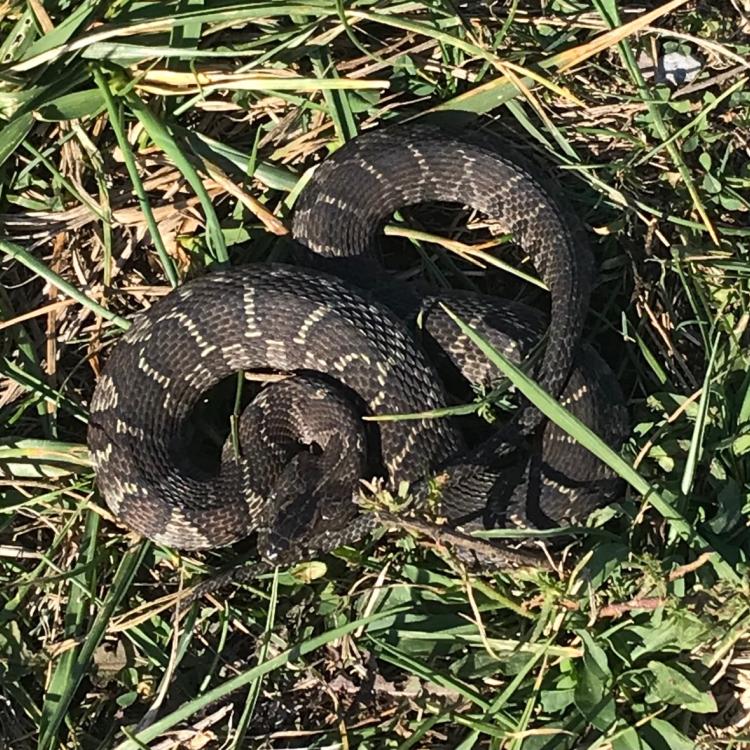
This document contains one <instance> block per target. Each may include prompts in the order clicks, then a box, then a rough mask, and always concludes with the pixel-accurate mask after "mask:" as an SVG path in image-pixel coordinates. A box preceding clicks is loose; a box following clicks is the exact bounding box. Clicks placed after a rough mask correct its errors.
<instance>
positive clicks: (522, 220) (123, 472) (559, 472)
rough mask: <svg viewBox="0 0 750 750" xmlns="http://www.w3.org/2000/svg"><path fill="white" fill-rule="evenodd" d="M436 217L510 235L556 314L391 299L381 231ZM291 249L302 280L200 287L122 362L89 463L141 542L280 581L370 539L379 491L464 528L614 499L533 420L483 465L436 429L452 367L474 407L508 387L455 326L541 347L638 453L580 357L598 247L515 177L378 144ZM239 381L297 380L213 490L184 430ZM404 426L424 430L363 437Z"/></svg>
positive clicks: (247, 432) (539, 522)
mask: <svg viewBox="0 0 750 750" xmlns="http://www.w3.org/2000/svg"><path fill="white" fill-rule="evenodd" d="M426 202H450V203H454V204H459V205H462V206H467V207H470V208H472V209H474V210H476V211H478V212H480V213H481V214H482V215H484V216H485V217H487V218H488V219H490V220H491V221H492V222H493V223H494V224H496V225H498V226H500V227H502V228H503V229H504V230H506V231H509V232H512V234H513V237H514V241H515V243H516V244H517V245H518V246H519V247H520V248H521V249H522V251H523V252H524V253H525V254H527V255H528V257H529V258H530V259H531V262H532V263H533V266H534V268H535V270H536V271H537V273H538V275H539V277H540V279H541V280H542V281H543V282H544V283H545V284H546V286H547V288H548V290H549V315H548V316H545V315H544V314H543V313H540V312H538V311H536V310H535V309H533V308H530V307H528V306H525V305H523V304H521V303H519V302H513V301H508V300H501V299H499V298H497V297H494V296H484V295H481V294H475V293H460V292H451V293H436V294H421V295H420V294H419V293H417V292H415V291H413V290H406V289H405V288H402V286H400V285H399V284H398V283H396V282H395V281H394V282H393V283H389V282H388V277H386V276H385V272H384V270H383V268H382V266H381V264H380V261H379V253H378V249H379V242H380V239H379V235H380V234H381V233H382V227H383V225H384V223H385V222H386V221H387V220H388V219H389V218H390V217H391V216H392V215H393V213H394V212H395V211H398V210H400V209H402V208H405V207H408V206H412V205H416V204H420V203H426ZM292 235H293V238H294V240H295V241H296V243H297V244H298V246H299V248H300V255H301V258H302V261H303V262H304V264H305V265H304V266H301V265H285V264H275V263H263V264H250V265H246V266H240V267H235V268H232V269H229V270H220V271H216V272H214V273H208V274H206V275H204V276H202V277H200V278H196V279H194V280H192V281H189V282H187V283H185V284H184V285H182V286H181V287H179V288H177V289H176V290H174V291H172V292H171V293H169V294H168V295H166V296H165V297H164V298H162V299H160V300H159V301H157V302H156V303H155V304H153V305H152V307H151V308H150V309H148V310H147V311H145V312H143V313H140V314H139V315H138V316H137V317H136V318H135V320H134V324H133V326H132V327H131V328H130V329H129V330H128V331H127V332H126V333H125V334H124V335H123V336H122V337H121V338H120V340H119V341H118V342H117V343H116V344H115V346H114V347H113V350H112V352H111V354H110V355H109V358H108V360H107V362H106V364H105V367H104V369H103V372H102V374H101V376H100V378H99V380H98V383H97V385H96V388H95V391H94V394H93V397H92V400H91V420H90V425H89V432H88V443H89V448H90V451H91V455H92V460H93V465H94V468H95V472H96V478H97V483H98V486H99V489H100V491H101V493H102V494H103V496H104V498H105V500H106V502H107V504H108V505H109V507H110V508H111V510H112V511H113V512H114V513H115V514H116V515H117V516H118V517H119V518H120V519H121V520H122V521H123V522H124V523H125V524H126V525H127V526H129V527H131V528H132V529H134V530H136V531H138V532H140V533H141V534H143V535H145V536H147V537H149V538H151V539H153V540H156V541H158V542H161V543H164V544H168V545H173V546H175V547H179V548H185V549H199V548H209V547H218V546H222V545H227V544H231V543H233V542H235V541H237V540H239V539H241V538H243V537H245V536H247V535H248V534H250V533H251V532H253V531H256V532H258V546H259V550H260V552H261V554H262V555H263V556H264V557H265V558H266V559H268V560H276V561H281V560H284V559H291V558H301V557H302V556H303V555H304V554H307V553H309V552H316V551H325V550H326V549H330V548H332V547H334V546H337V545H339V544H341V543H346V542H351V541H354V540H355V539H356V538H357V537H358V536H359V535H361V534H362V533H363V531H364V530H365V529H366V528H367V527H368V526H371V525H372V524H373V521H372V517H371V515H372V514H369V513H367V512H364V511H362V510H361V509H360V508H359V506H358V505H357V504H356V503H355V502H354V498H355V497H356V496H357V494H358V492H359V491H360V489H361V485H362V483H361V480H369V479H372V478H374V477H377V478H379V479H380V482H381V483H382V485H383V486H385V487H387V488H389V489H390V490H392V491H396V490H397V489H398V488H399V486H401V485H402V483H408V485H409V486H410V487H411V489H412V492H413V494H414V496H415V497H416V498H418V499H419V498H423V499H424V498H425V497H427V496H428V495H429V496H430V498H431V502H434V503H436V505H435V506H434V508H433V510H434V512H436V513H438V514H439V515H441V516H444V517H447V518H448V520H449V521H450V522H452V523H453V524H460V525H461V526H462V527H463V528H476V527H487V526H501V525H512V524H521V525H534V526H541V527H543V526H550V525H558V524H560V523H569V522H571V521H575V520H580V519H582V518H584V517H585V516H586V515H587V514H588V513H589V512H590V511H591V510H592V509H593V508H594V507H596V506H597V505H599V504H601V503H602V502H605V501H607V500H609V499H611V497H612V494H613V492H614V491H615V489H614V488H615V487H616V482H615V479H614V477H613V476H612V475H611V474H610V473H609V471H608V469H607V468H606V467H605V466H604V465H603V464H601V463H600V462H598V461H597V460H596V459H595V458H594V457H593V456H592V455H591V454H589V453H588V452H587V451H586V450H584V449H583V448H581V447H580V446H579V445H578V444H577V443H575V441H573V440H572V439H571V438H569V437H568V436H567V435H566V433H564V432H563V431H562V430H560V429H559V428H558V427H556V426H555V425H554V424H552V423H548V422H544V421H543V420H542V417H541V415H540V414H539V413H538V412H537V411H536V410H535V409H533V407H531V405H529V404H526V405H523V404H522V405H521V407H520V408H519V410H518V411H517V413H516V416H515V417H514V418H512V419H511V420H510V423H509V424H508V425H507V426H506V427H504V428H500V429H497V430H494V431H493V432H491V433H490V434H489V435H488V436H485V437H483V439H482V440H481V441H480V442H479V444H476V445H473V446H472V447H467V445H466V443H465V441H464V438H463V436H462V433H461V431H460V429H459V427H458V425H457V424H456V422H455V420H452V419H449V418H432V417H431V415H430V414H429V413H430V412H433V411H434V410H436V409H441V408H443V407H445V406H446V405H447V404H448V396H447V393H446V388H445V386H444V384H443V375H442V373H443V370H441V371H440V372H438V370H437V367H438V364H437V361H442V362H443V366H445V365H446V364H447V366H448V367H449V368H452V371H453V372H457V373H459V375H460V376H461V377H463V378H465V379H466V380H467V381H468V382H469V383H471V384H472V385H473V386H475V387H491V386H492V385H493V384H494V383H496V382H497V381H498V377H499V373H498V372H496V371H495V370H494V368H493V367H492V366H490V365H489V363H488V362H487V361H486V359H485V358H484V357H483V356H482V355H481V354H480V353H479V351H478V350H477V349H476V348H475V346H474V345H473V344H472V343H471V342H470V340H469V339H468V338H467V336H466V335H464V334H462V333H461V331H460V330H459V328H458V327H457V326H456V324H455V322H454V321H453V320H452V319H451V318H450V316H449V315H448V313H447V312H446V310H445V307H444V306H447V307H448V308H449V309H450V310H452V311H453V312H454V313H455V314H456V315H458V316H459V317H460V318H461V319H463V320H464V321H465V322H467V323H468V324H470V325H471V326H472V327H473V328H474V329H475V330H476V331H477V332H479V333H480V334H481V335H482V336H484V337H485V338H486V339H487V340H488V341H490V343H492V344H493V345H494V346H495V347H496V348H497V349H499V350H501V351H503V352H504V353H505V354H506V355H507V356H509V357H510V358H511V359H512V360H514V361H516V362H521V361H522V360H524V359H525V358H527V357H529V355H531V354H532V353H533V352H535V351H537V352H538V351H539V348H540V347H541V352H542V353H541V355H540V356H539V357H538V358H537V364H536V369H535V370H534V375H535V377H536V379H537V382H539V383H540V384H541V385H542V386H543V387H544V388H545V389H547V390H548V391H549V392H550V393H552V394H553V395H555V396H556V397H559V398H560V400H561V402H562V403H563V404H564V405H565V406H566V407H567V408H568V409H569V410H570V411H571V412H572V413H574V414H575V415H576V416H578V417H579V418H580V419H582V420H583V421H584V422H585V423H586V424H587V425H588V426H589V427H591V428H592V429H593V430H594V431H596V432H598V433H599V434H600V435H602V436H603V437H604V438H605V439H606V440H607V442H608V443H609V444H610V445H613V446H618V445H619V444H620V443H621V441H622V438H623V436H624V433H625V430H626V421H625V412H624V408H623V407H622V405H621V400H622V397H621V395H620V394H619V391H618V388H617V385H616V383H615V378H614V375H613V374H612V372H611V371H610V370H609V368H608V367H607V366H606V365H605V364H604V363H603V362H602V360H601V359H600V358H599V357H598V356H597V355H596V354H595V353H594V352H593V350H591V349H590V348H588V347H586V346H583V345H582V344H581V334H582V326H583V320H584V317H585V315H586V312H587V310H588V304H589V290H590V286H591V277H592V268H593V263H592V258H591V254H590V251H589V249H588V246H587V244H586V239H585V237H584V236H583V234H582V233H581V231H580V229H578V228H577V224H576V223H575V222H571V221H570V219H569V217H568V216H567V215H566V214H565V213H564V212H563V211H562V210H561V209H560V208H559V207H558V205H557V202H556V201H554V200H552V199H551V198H550V196H549V194H548V192H546V191H545V189H544V188H543V187H542V184H541V183H540V182H539V181H538V180H537V179H536V177H535V176H534V175H532V173H531V172H530V171H528V170H527V169H526V168H525V167H523V166H520V165H519V164H518V163H517V160H515V159H509V158H506V157H505V156H503V155H500V154H499V153H496V151H495V149H493V148H489V147H487V146H485V145H482V144H480V143H475V142H472V141H471V140H469V139H466V138H464V137H461V138H458V137H456V136H453V135H450V134H448V133H446V132H444V131H442V130H439V129H437V128H434V127H432V126H421V125H411V126H400V127H395V128H385V129H381V130H376V131H371V132H368V133H365V134H363V135H360V136H358V137H357V138H354V139H353V140H351V141H350V142H349V143H347V144H346V145H344V146H343V147H341V148H340V149H338V150H337V151H336V152H335V153H334V154H333V155H331V156H330V157H328V158H327V159H325V160H324V161H323V162H322V163H321V164H320V165H319V166H318V168H317V169H316V171H315V172H314V174H313V177H312V178H311V179H310V181H309V182H308V184H307V185H306V186H305V187H304V189H303V190H302V192H301V194H300V195H299V198H298V200H297V203H296V206H295V211H294V216H293V222H292ZM383 289H385V290H386V293H384V294H381V292H379V291H378V290H381V291H382V290H383ZM547 321H548V322H547ZM545 331H546V334H545ZM540 342H541V343H540ZM238 371H244V372H246V373H247V372H260V373H274V374H277V375H279V374H280V375H285V376H289V377H286V378H284V379H276V381H275V382H270V383H268V384H267V385H265V386H264V387H262V388H261V389H260V391H259V393H258V394H257V396H256V397H255V398H254V399H253V401H252V402H251V403H250V404H249V405H248V407H247V409H246V410H245V411H244V413H243V414H242V417H241V418H240V420H239V427H238V430H237V435H236V438H237V439H236V440H235V441H232V440H230V439H228V440H227V443H226V444H225V446H224V449H223V452H222V460H221V466H220V469H219V470H218V473H217V474H212V473H208V472H206V471H204V470H200V469H198V468H197V467H196V466H195V465H194V462H193V461H191V458H190V455H189V452H188V451H187V450H186V449H185V436H184V433H185V424H186V420H188V418H189V416H190V414H191V411H192V409H193V408H194V406H195V404H196V402H197V401H198V400H199V399H200V398H201V396H202V394H204V393H205V392H206V391H207V390H208V389H209V388H210V387H211V386H213V385H214V384H216V383H217V382H219V381H220V380H222V379H223V378H226V377H228V376H230V375H232V374H233V373H237V372H238ZM399 414H400V415H403V414H410V415H417V416H415V417H414V418H411V419H402V420H379V421H368V420H364V419H363V417H365V416H368V415H369V416H373V415H376V416H377V415H399ZM436 476H437V477H439V482H438V483H437V485H436V483H435V481H430V480H431V478H434V477H436ZM436 486H437V487H438V489H437V492H436V489H435V488H436Z"/></svg>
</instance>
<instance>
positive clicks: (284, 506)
mask: <svg viewBox="0 0 750 750" xmlns="http://www.w3.org/2000/svg"><path fill="white" fill-rule="evenodd" d="M340 484H341V483H340V482H337V481H336V480H335V479H331V478H330V472H329V470H328V466H327V464H326V465H325V466H324V465H323V462H322V461H321V459H320V456H318V455H315V454H314V453H307V452H303V453H299V454H297V455H296V456H294V457H293V458H292V459H291V461H289V463H288V464H287V466H286V467H285V469H284V471H283V472H282V474H281V476H280V478H279V480H278V482H277V483H276V487H275V489H274V492H273V495H272V496H271V498H270V499H269V503H268V506H269V511H268V515H267V519H266V523H265V525H264V529H263V530H262V531H261V532H260V533H259V540H258V547H259V552H260V554H261V556H262V557H263V558H264V559H265V560H266V561H267V562H269V563H272V564H274V565H283V564H292V563H293V562H296V561H298V560H299V559H302V558H304V557H305V555H306V554H309V552H320V551H321V549H322V548H324V547H325V548H330V546H331V545H330V544H324V543H323V544H322V543H321V542H322V541H323V540H325V539H328V538H332V535H333V536H335V535H336V532H337V531H343V530H344V529H346V527H347V526H348V525H349V523H350V522H351V520H353V518H354V517H355V516H356V514H357V508H356V506H355V505H354V503H353V502H351V501H350V500H348V499H346V500H342V499H341V498H342V497H348V496H347V494H346V489H345V488H343V489H342V487H341V486H340Z"/></svg>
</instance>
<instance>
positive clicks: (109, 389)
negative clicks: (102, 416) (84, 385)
mask: <svg viewBox="0 0 750 750" xmlns="http://www.w3.org/2000/svg"><path fill="white" fill-rule="evenodd" d="M117 400H118V399H117V388H116V387H115V383H114V380H112V378H111V377H110V376H109V375H106V374H105V375H102V376H101V377H100V378H99V382H98V383H97V384H96V389H95V390H94V396H93V398H92V399H91V406H90V411H91V412H92V413H93V412H97V411H107V410H108V409H114V408H115V407H116V406H117Z"/></svg>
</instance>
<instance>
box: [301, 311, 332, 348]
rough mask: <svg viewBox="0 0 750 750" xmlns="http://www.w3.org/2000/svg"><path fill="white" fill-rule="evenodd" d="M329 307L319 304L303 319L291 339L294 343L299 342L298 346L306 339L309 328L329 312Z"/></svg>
mask: <svg viewBox="0 0 750 750" xmlns="http://www.w3.org/2000/svg"><path fill="white" fill-rule="evenodd" d="M330 311H331V310H330V308H328V307H324V306H322V305H321V306H320V307H318V308H316V309H315V310H313V311H312V312H311V313H310V314H309V315H308V316H307V317H306V318H305V319H304V320H303V321H302V325H301V326H300V327H299V331H297V335H296V336H295V337H294V338H293V339H292V341H294V343H295V344H299V345H300V346H303V345H304V344H305V342H306V341H307V334H308V333H310V329H311V328H312V327H313V326H314V325H315V324H316V323H319V322H320V321H321V320H323V318H325V316H326V315H328V313H329V312H330Z"/></svg>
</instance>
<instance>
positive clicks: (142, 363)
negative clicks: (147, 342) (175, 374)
mask: <svg viewBox="0 0 750 750" xmlns="http://www.w3.org/2000/svg"><path fill="white" fill-rule="evenodd" d="M144 354H145V351H144V350H143V349H141V352H140V357H139V358H138V369H139V370H140V371H141V372H142V373H143V374H144V375H148V377H150V378H151V380H154V381H155V382H157V383H158V384H159V385H160V386H161V387H162V388H163V389H164V390H167V389H168V388H169V386H170V385H171V384H172V378H170V377H168V376H167V375H164V374H163V373H161V372H159V371H158V370H157V369H156V368H155V367H152V366H151V365H150V364H149V363H148V362H146V359H145V357H144V356H143V355H144Z"/></svg>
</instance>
